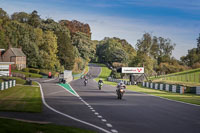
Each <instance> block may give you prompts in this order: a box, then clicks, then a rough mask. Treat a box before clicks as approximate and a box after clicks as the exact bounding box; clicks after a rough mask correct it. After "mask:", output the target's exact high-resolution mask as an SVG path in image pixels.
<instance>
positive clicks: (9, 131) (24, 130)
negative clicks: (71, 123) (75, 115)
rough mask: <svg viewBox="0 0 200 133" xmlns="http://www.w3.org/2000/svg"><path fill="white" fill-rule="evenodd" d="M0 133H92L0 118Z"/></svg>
mask: <svg viewBox="0 0 200 133" xmlns="http://www.w3.org/2000/svg"><path fill="white" fill-rule="evenodd" d="M0 125H1V128H0V133H94V132H93V131H89V130H85V129H80V128H75V127H67V126H58V125H54V124H35V123H28V122H21V121H17V120H10V119H3V118H0Z"/></svg>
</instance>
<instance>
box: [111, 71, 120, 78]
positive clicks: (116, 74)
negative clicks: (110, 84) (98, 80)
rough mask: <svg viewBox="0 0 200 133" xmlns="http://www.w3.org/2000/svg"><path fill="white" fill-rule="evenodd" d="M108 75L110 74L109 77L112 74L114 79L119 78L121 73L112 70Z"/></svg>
mask: <svg viewBox="0 0 200 133" xmlns="http://www.w3.org/2000/svg"><path fill="white" fill-rule="evenodd" d="M110 76H111V77H112V76H113V78H115V79H120V78H121V74H120V73H117V72H116V71H114V70H113V71H112V72H111V74H110Z"/></svg>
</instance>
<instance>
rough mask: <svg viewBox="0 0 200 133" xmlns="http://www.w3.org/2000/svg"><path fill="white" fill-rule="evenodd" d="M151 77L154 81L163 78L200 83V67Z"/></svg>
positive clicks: (164, 80)
mask: <svg viewBox="0 0 200 133" xmlns="http://www.w3.org/2000/svg"><path fill="white" fill-rule="evenodd" d="M149 79H150V80H153V81H154V80H162V81H163V82H167V81H177V82H184V83H191V84H195V83H198V84H200V68H198V69H191V70H187V71H183V72H177V73H172V74H167V75H161V76H157V77H150V78H149Z"/></svg>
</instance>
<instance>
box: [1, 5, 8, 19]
mask: <svg viewBox="0 0 200 133" xmlns="http://www.w3.org/2000/svg"><path fill="white" fill-rule="evenodd" d="M0 19H6V20H8V19H9V16H8V14H7V12H6V11H4V10H3V9H2V8H0Z"/></svg>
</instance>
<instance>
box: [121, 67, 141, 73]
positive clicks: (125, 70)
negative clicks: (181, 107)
mask: <svg viewBox="0 0 200 133" xmlns="http://www.w3.org/2000/svg"><path fill="white" fill-rule="evenodd" d="M122 73H138V74H140V73H144V67H122Z"/></svg>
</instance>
